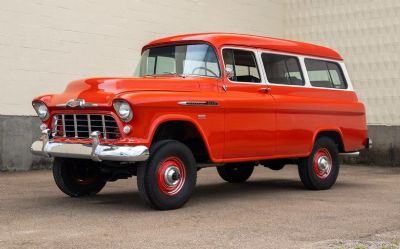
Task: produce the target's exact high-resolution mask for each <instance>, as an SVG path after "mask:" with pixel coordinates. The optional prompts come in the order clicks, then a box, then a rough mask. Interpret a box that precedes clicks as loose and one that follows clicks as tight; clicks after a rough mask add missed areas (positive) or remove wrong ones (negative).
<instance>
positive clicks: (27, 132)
mask: <svg viewBox="0 0 400 249" xmlns="http://www.w3.org/2000/svg"><path fill="white" fill-rule="evenodd" d="M40 123H41V122H40V120H39V118H37V117H27V116H8V115H0V171H14V170H28V169H37V168H48V167H50V160H49V159H47V158H43V157H38V156H33V155H32V154H31V153H30V151H29V149H30V146H31V144H32V142H33V141H34V139H37V138H38V137H39V136H40V132H39V129H38V126H39V125H40Z"/></svg>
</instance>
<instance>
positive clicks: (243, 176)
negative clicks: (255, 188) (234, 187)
mask: <svg viewBox="0 0 400 249" xmlns="http://www.w3.org/2000/svg"><path fill="white" fill-rule="evenodd" d="M253 170H254V164H253V163H229V164H225V165H223V166H218V167H217V171H218V174H219V176H221V178H222V179H224V180H225V181H227V182H230V183H241V182H245V181H247V179H249V177H250V176H251V174H252V173H253Z"/></svg>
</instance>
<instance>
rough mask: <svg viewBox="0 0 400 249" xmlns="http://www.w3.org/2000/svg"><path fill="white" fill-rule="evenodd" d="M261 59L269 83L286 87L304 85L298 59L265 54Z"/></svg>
mask: <svg viewBox="0 0 400 249" xmlns="http://www.w3.org/2000/svg"><path fill="white" fill-rule="evenodd" d="M261 58H262V62H263V65H264V68H265V72H266V74H267V79H268V82H270V83H276V84H285V85H300V86H302V85H304V78H303V74H302V72H301V69H300V63H299V60H298V59H297V58H296V57H294V56H287V55H279V54H266V53H263V54H262V55H261Z"/></svg>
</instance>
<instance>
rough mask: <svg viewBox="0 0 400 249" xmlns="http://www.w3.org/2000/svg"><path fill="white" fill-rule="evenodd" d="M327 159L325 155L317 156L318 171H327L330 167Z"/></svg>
mask: <svg viewBox="0 0 400 249" xmlns="http://www.w3.org/2000/svg"><path fill="white" fill-rule="evenodd" d="M330 167H331V166H330V164H329V159H328V158H327V157H326V156H321V157H320V158H318V168H319V170H320V171H322V172H324V173H327V172H329V169H330Z"/></svg>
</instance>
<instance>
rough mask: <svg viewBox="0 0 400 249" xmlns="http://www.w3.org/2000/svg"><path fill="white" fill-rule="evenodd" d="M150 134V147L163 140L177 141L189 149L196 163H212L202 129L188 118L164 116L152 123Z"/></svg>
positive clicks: (208, 146) (212, 159) (209, 149)
mask: <svg viewBox="0 0 400 249" xmlns="http://www.w3.org/2000/svg"><path fill="white" fill-rule="evenodd" d="M163 133H164V134H163ZM150 134H151V136H150V145H152V144H154V143H156V142H157V141H160V140H163V139H172V140H177V141H180V142H182V143H184V144H185V145H186V146H188V147H189V149H190V150H191V151H192V152H193V154H194V156H195V159H196V162H205V161H214V158H213V156H212V153H211V148H210V145H209V143H208V140H207V137H206V135H205V133H204V131H203V129H202V128H201V126H200V125H199V124H198V122H196V120H194V119H193V118H191V117H189V116H185V115H166V116H162V117H159V118H157V119H156V121H155V122H153V125H152V127H151V129H150ZM199 142H200V143H199Z"/></svg>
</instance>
